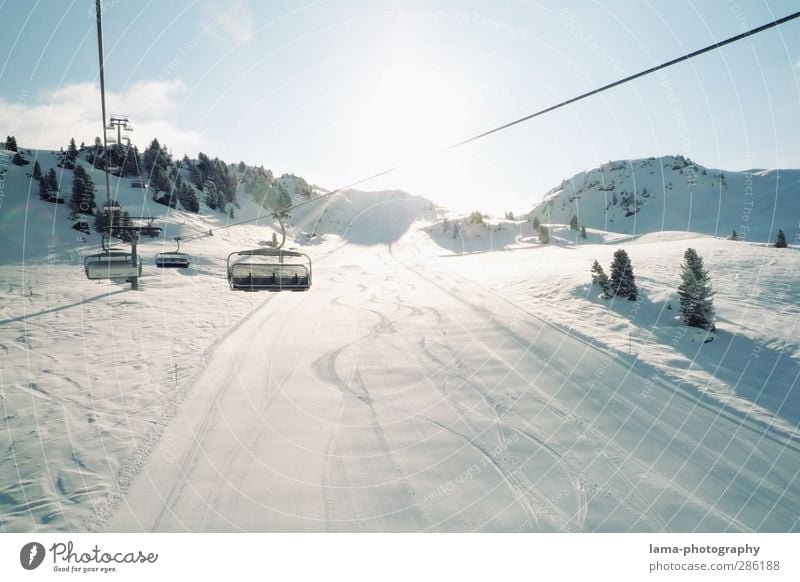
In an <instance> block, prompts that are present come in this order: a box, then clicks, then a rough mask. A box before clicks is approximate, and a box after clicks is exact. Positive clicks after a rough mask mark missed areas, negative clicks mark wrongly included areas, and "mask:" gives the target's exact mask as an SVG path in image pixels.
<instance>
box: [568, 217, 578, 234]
mask: <svg viewBox="0 0 800 582" xmlns="http://www.w3.org/2000/svg"><path fill="white" fill-rule="evenodd" d="M569 229H570V230H578V217H577V216H576V215H575V214H573V215H572V218H570V219H569Z"/></svg>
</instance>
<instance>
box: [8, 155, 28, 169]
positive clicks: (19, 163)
mask: <svg viewBox="0 0 800 582" xmlns="http://www.w3.org/2000/svg"><path fill="white" fill-rule="evenodd" d="M11 163H12V164H14V165H16V166H27V165H28V164H30V162H29V161H28V160H26V159H25V158H23V157H22V156H21V155H19V152H17V153H15V154H14V159H13V160H11Z"/></svg>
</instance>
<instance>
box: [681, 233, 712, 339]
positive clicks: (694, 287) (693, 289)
mask: <svg viewBox="0 0 800 582" xmlns="http://www.w3.org/2000/svg"><path fill="white" fill-rule="evenodd" d="M713 295H714V292H713V291H712V290H711V283H710V281H709V278H708V271H706V268H705V266H704V265H703V259H702V258H701V257H700V256H699V255H698V254H697V251H695V250H694V249H692V248H689V249H686V252H685V253H684V255H683V263H682V264H681V283H680V285H678V297H679V298H680V304H681V307H680V314H681V321H683V322H684V323H685V324H686V325H688V326H690V327H700V328H703V329H709V330H711V331H714V302H713V299H712V296H713Z"/></svg>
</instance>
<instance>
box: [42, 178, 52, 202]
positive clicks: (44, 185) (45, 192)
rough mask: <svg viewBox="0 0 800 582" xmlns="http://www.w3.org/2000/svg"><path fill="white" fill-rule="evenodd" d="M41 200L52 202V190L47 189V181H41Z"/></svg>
mask: <svg viewBox="0 0 800 582" xmlns="http://www.w3.org/2000/svg"><path fill="white" fill-rule="evenodd" d="M39 198H41V199H42V200H48V201H49V200H50V189H49V188H48V187H47V180H39Z"/></svg>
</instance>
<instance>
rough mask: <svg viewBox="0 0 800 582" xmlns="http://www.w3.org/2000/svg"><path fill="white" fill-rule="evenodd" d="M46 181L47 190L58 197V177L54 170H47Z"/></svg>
mask: <svg viewBox="0 0 800 582" xmlns="http://www.w3.org/2000/svg"><path fill="white" fill-rule="evenodd" d="M45 181H46V182H47V189H48V190H49V191H50V192H51V193H53V194H56V195H57V194H58V192H59V184H58V176H56V171H55V170H54V169H53V168H50V169H49V170H47V175H46V177H45Z"/></svg>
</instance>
